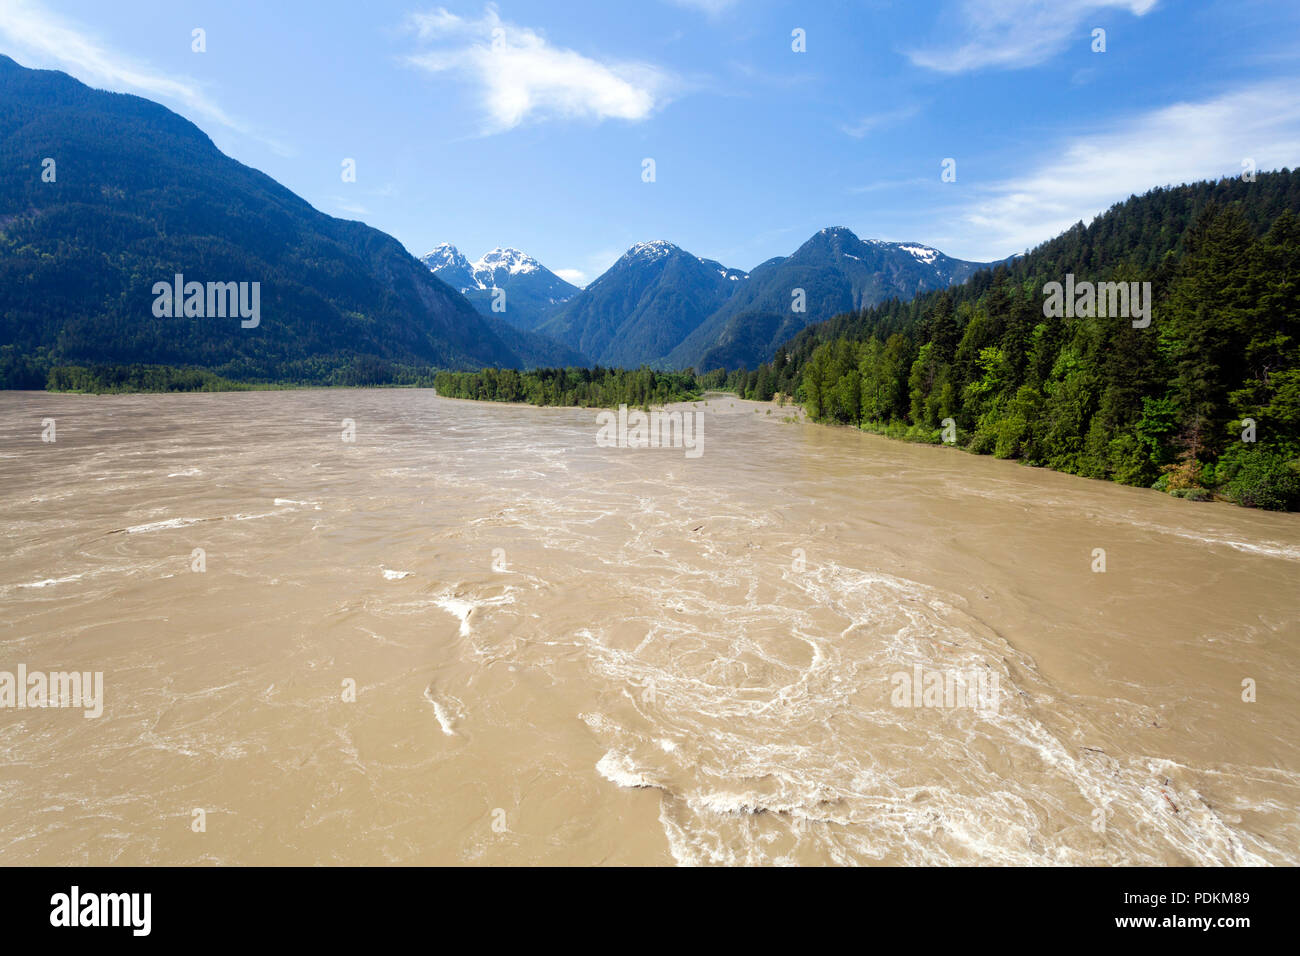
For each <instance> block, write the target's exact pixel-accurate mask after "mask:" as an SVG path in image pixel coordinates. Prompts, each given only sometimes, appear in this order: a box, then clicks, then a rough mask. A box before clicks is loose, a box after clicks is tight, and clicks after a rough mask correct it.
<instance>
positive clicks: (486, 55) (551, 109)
mask: <svg viewBox="0 0 1300 956" xmlns="http://www.w3.org/2000/svg"><path fill="white" fill-rule="evenodd" d="M410 25H411V27H412V29H413V30H414V31H415V33H416V34H417V36H418V37H419V38H420V39H422V40H426V41H432V42H434V43H437V44H440V47H439V48H438V49H434V50H431V51H429V52H427V53H421V54H415V55H412V56H410V57H408V58H407V59H408V62H410V63H412V64H414V65H415V66H418V67H422V68H423V69H426V70H429V71H431V72H435V73H440V72H450V73H455V74H458V75H460V76H461V77H463V78H465V79H467V80H468V81H469V82H471V83H473V84H475V85H476V86H477V87H478V89H479V93H480V96H481V103H482V108H483V111H484V113H485V120H486V123H485V125H486V131H487V132H503V131H505V130H508V129H512V128H514V127H515V126H518V125H519V124H520V123H523V122H524V121H525V120H530V119H531V120H534V121H537V120H547V119H591V120H596V121H601V120H606V119H622V120H629V121H633V122H635V121H638V120H643V119H646V118H647V117H648V116H650V114H651V113H653V112H654V111H655V110H656V109H659V108H661V107H662V106H663V105H664V104H665V103H667V102H668V98H669V96H670V94H671V92H672V90H673V88H674V87H676V86H677V81H676V80H675V79H674V78H673V77H672V76H671V75H669V74H668V73H666V72H665V71H663V70H661V69H659V68H658V67H655V66H650V65H646V64H642V63H630V62H618V61H600V60H596V59H592V58H591V57H587V56H584V55H582V54H581V53H577V52H575V51H573V50H568V49H564V48H561V47H556V46H553V45H551V44H550V43H549V42H548V41H547V40H546V38H545V37H544V36H542V35H541V34H540V33H538V32H537V31H535V30H532V29H530V28H528V27H520V26H516V25H514V24H511V23H507V22H505V21H503V20H502V19H501V18H500V16H499V15H498V14H497V10H496V7H495V6H494V5H489V6H488V7H487V9H486V10H485V11H484V14H483V16H482V17H480V18H479V19H477V20H472V19H467V18H464V17H459V16H457V15H455V14H453V13H449V12H447V11H446V10H445V9H442V8H439V9H437V10H435V11H433V12H432V13H425V14H416V15H414V16H412V17H411V21H410Z"/></svg>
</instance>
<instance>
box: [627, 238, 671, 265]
mask: <svg viewBox="0 0 1300 956" xmlns="http://www.w3.org/2000/svg"><path fill="white" fill-rule="evenodd" d="M676 249H677V247H676V246H675V245H673V244H672V243H671V242H669V241H667V240H666V239H655V240H653V241H651V242H638V243H637V244H636V245H635V246H633V247H632V248H631V249H629V250H628V251H627V252H626V253H625V254H624V257H623V258H625V259H642V260H645V261H646V262H653V261H654V260H656V259H662V258H663V257H664V256H666V255H669V254H670V253H672V252H674V251H676Z"/></svg>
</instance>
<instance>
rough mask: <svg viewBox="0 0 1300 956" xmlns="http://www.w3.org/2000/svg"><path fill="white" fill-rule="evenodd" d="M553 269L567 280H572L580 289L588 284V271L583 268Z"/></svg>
mask: <svg viewBox="0 0 1300 956" xmlns="http://www.w3.org/2000/svg"><path fill="white" fill-rule="evenodd" d="M551 271H552V272H554V273H555V274H556V275H557V276H559V277H560V278H561V279H563V280H564V281H565V282H571V283H573V284H574V285H576V286H577V287H578V288H580V289H581V288H582V287H583V286H585V285H586V284H587V273H585V272H583V271H582V270H581V269H552V270H551Z"/></svg>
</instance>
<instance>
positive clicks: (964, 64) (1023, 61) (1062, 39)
mask: <svg viewBox="0 0 1300 956" xmlns="http://www.w3.org/2000/svg"><path fill="white" fill-rule="evenodd" d="M1156 3H1157V0H954V2H952V3H950V4H949V5H947V6H946V8H945V9H944V11H943V12H942V13H941V14H940V17H939V19H940V25H941V28H943V30H944V32H945V33H947V34H948V38H947V40H946V41H944V42H940V43H937V44H935V45H934V46H930V47H927V48H923V49H916V50H908V51H906V54H907V57H908V58H909V59H910V60H911V61H912V62H913V63H914V64H916V65H917V66H921V67H925V68H926V69H930V70H937V71H939V72H941V73H964V72H966V71H968V70H978V69H983V68H988V67H991V68H995V69H1004V70H1009V69H1018V68H1021V67H1027V66H1036V65H1037V64H1039V63H1042V62H1044V61H1045V60H1047V59H1049V58H1051V57H1053V56H1055V55H1056V54H1058V53H1060V52H1061V50H1063V49H1064V48H1065V47H1066V45H1067V44H1068V43H1069V42H1070V39H1071V37H1076V38H1078V37H1079V36H1080V33H1079V30H1080V28H1081V27H1083V26H1084V25H1085V23H1086V21H1087V19H1088V17H1090V16H1093V15H1095V14H1099V13H1101V12H1103V11H1106V10H1111V9H1120V10H1127V11H1128V12H1129V13H1131V14H1133V15H1134V16H1139V17H1140V16H1143V15H1144V14H1146V13H1147V12H1148V11H1150V10H1151V9H1152V8H1153V7H1154V6H1155V5H1156ZM1085 38H1086V37H1085Z"/></svg>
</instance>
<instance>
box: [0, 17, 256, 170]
mask: <svg viewBox="0 0 1300 956" xmlns="http://www.w3.org/2000/svg"><path fill="white" fill-rule="evenodd" d="M0 35H3V36H4V38H5V39H6V40H8V41H9V42H10V43H13V44H14V45H15V46H17V47H19V48H20V49H22V50H24V51H26V52H28V53H30V54H32V55H33V56H35V57H36V58H37V59H38V61H39V63H40V64H41V65H53V64H58V65H59V66H61V67H62V68H64V69H65V70H66V71H67V72H69V73H71V74H73V75H74V76H76V77H77V78H78V79H80V80H83V81H84V82H87V83H90V84H92V85H95V86H102V87H105V88H108V89H114V90H131V91H133V92H137V93H140V94H143V95H146V96H150V97H156V98H160V99H165V100H172V101H175V102H177V103H181V104H183V105H184V106H186V107H187V108H188V109H189V110H190V111H191V112H192V113H195V114H197V115H199V116H202V117H204V118H205V119H209V120H212V121H214V122H216V123H220V124H221V125H222V126H227V127H229V128H230V129H233V130H236V131H237V132H241V133H245V134H248V133H249V132H250V131H249V130H248V129H247V128H246V127H245V126H244V125H243V124H242V123H240V122H238V121H237V120H235V119H233V118H232V117H231V116H229V115H228V114H227V113H226V112H225V111H224V110H222V109H221V107H219V106H218V105H217V104H216V103H214V102H213V101H212V100H211V99H209V98H208V97H207V96H206V95H205V94H204V93H203V91H202V90H201V89H200V88H199V86H198V85H197V84H196V83H194V82H193V81H191V80H187V79H184V78H182V79H176V78H173V77H169V76H164V75H163V74H161V73H157V72H155V71H153V70H151V69H150V68H148V67H146V66H141V65H140V64H138V63H134V62H132V61H131V60H130V59H129V58H127V57H124V56H122V55H121V54H119V53H117V52H116V51H113V50H109V49H106V48H105V47H103V46H101V45H100V44H98V43H96V42H95V41H94V40H92V39H91V38H89V37H88V36H86V35H85V34H84V33H83V32H81V31H79V30H78V29H77V28H76V27H74V26H72V25H71V24H69V23H68V22H66V21H64V20H61V19H60V18H59V17H58V16H56V15H55V14H52V13H50V12H49V11H48V10H46V9H44V8H43V7H42V6H41V5H40V4H39V3H37V2H35V0H3V2H0ZM272 145H274V144H272Z"/></svg>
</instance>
